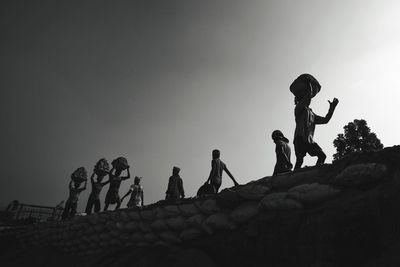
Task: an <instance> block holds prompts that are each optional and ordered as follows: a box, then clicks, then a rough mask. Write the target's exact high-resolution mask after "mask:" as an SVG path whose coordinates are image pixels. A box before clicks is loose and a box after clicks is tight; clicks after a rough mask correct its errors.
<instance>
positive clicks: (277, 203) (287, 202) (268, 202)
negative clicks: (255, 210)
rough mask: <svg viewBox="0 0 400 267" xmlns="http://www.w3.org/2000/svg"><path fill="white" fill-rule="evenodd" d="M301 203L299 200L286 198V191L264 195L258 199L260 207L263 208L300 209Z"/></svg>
mask: <svg viewBox="0 0 400 267" xmlns="http://www.w3.org/2000/svg"><path fill="white" fill-rule="evenodd" d="M302 207H303V204H301V203H300V202H298V201H296V200H294V199H291V198H288V197H287V192H282V193H272V194H270V195H267V196H265V197H264V198H263V199H262V200H261V201H260V208H262V209H265V210H289V209H300V208H302Z"/></svg>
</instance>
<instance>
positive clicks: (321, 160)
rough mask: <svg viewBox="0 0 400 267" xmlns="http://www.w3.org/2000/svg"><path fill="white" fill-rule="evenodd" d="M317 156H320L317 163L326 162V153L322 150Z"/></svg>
mask: <svg viewBox="0 0 400 267" xmlns="http://www.w3.org/2000/svg"><path fill="white" fill-rule="evenodd" d="M317 157H318V160H317V165H320V164H324V163H325V160H326V155H325V153H324V152H323V151H322V150H321V151H320V152H319V153H318V155H317Z"/></svg>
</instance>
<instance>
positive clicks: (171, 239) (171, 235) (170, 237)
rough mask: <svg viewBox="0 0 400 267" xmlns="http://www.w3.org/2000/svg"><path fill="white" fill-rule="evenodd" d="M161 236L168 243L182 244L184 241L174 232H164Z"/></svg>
mask: <svg viewBox="0 0 400 267" xmlns="http://www.w3.org/2000/svg"><path fill="white" fill-rule="evenodd" d="M159 236H160V237H161V238H162V239H163V240H165V241H166V242H168V243H181V242H182V240H181V239H180V238H179V236H178V235H177V234H176V233H175V232H172V231H163V232H161V233H160V234H159Z"/></svg>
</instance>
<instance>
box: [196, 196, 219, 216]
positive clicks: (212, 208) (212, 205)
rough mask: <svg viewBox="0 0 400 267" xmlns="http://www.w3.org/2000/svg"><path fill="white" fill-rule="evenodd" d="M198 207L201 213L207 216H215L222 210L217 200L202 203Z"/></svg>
mask: <svg viewBox="0 0 400 267" xmlns="http://www.w3.org/2000/svg"><path fill="white" fill-rule="evenodd" d="M198 206H199V207H200V209H201V211H202V212H204V213H206V214H213V213H216V212H218V211H219V210H220V208H219V206H218V204H217V201H216V200H215V199H207V200H205V201H203V202H202V203H199V204H198Z"/></svg>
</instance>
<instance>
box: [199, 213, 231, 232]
mask: <svg viewBox="0 0 400 267" xmlns="http://www.w3.org/2000/svg"><path fill="white" fill-rule="evenodd" d="M203 225H205V226H208V227H211V228H212V229H213V230H233V229H235V226H236V225H235V223H234V222H233V221H232V219H231V218H229V216H228V215H227V214H226V213H222V212H220V213H216V214H213V215H211V216H210V217H208V218H207V219H206V220H205V221H204V222H203Z"/></svg>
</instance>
